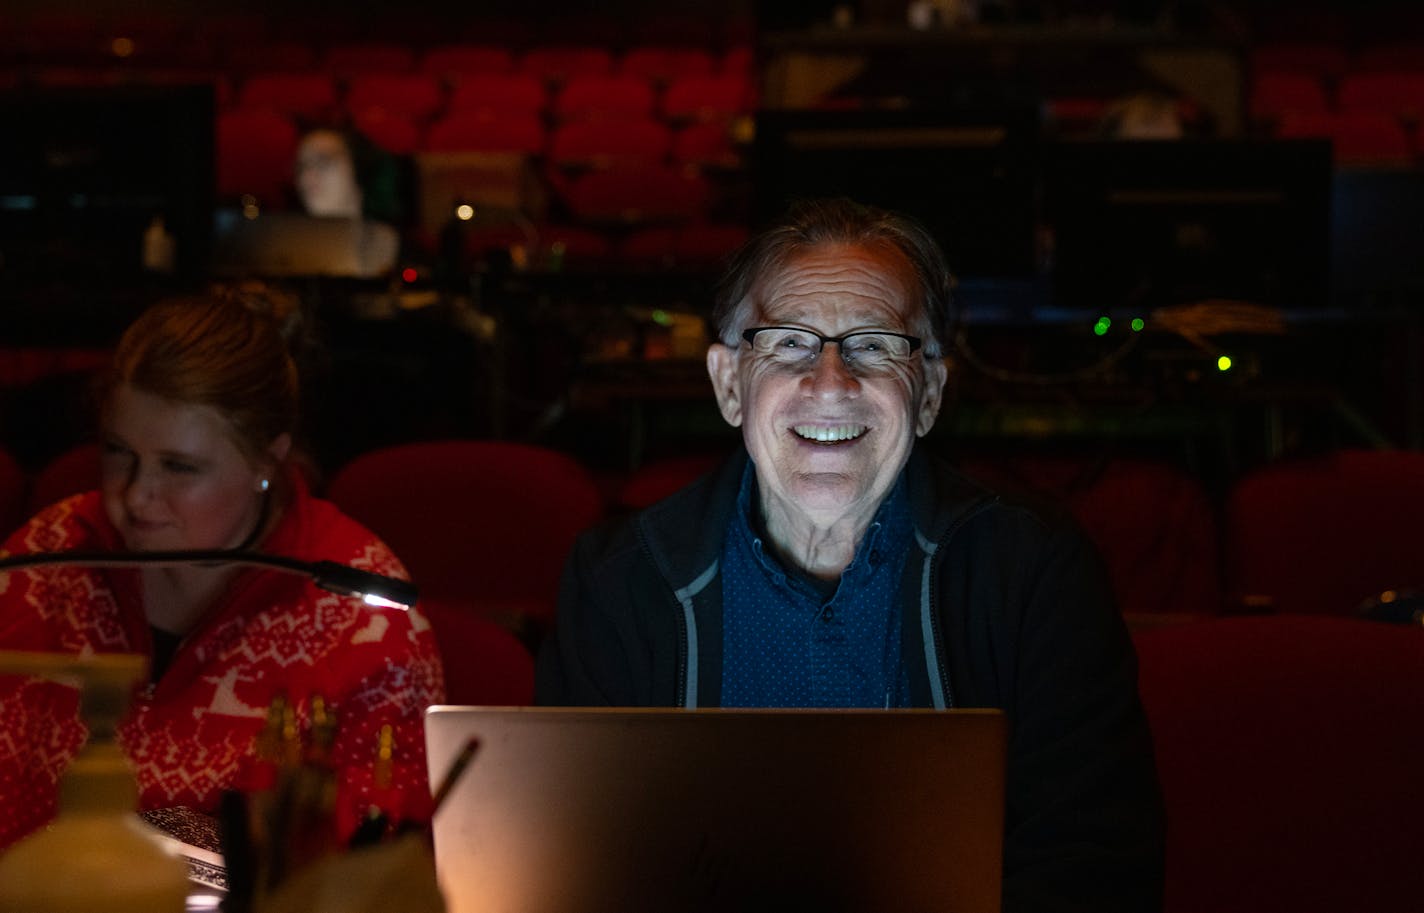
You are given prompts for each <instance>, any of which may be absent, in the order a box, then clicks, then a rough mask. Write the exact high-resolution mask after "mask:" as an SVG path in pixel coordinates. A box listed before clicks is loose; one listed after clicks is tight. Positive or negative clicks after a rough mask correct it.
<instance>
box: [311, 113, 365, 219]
mask: <svg viewBox="0 0 1424 913" xmlns="http://www.w3.org/2000/svg"><path fill="white" fill-rule="evenodd" d="M297 193H298V194H299V195H300V196H301V198H302V208H303V209H305V210H306V211H307V213H308V214H309V215H313V216H344V217H347V218H356V217H358V216H360V215H361V187H360V185H359V184H358V183H357V182H356V166H355V163H353V162H352V161H351V150H350V149H349V148H347V146H346V140H345V138H343V137H342V136H341V134H339V133H336V132H335V131H332V130H316V131H313V132H311V133H309V134H307V136H306V137H305V138H304V139H303V140H302V143H301V145H300V146H299V147H298V148H297Z"/></svg>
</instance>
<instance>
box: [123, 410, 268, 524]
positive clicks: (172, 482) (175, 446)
mask: <svg viewBox="0 0 1424 913" xmlns="http://www.w3.org/2000/svg"><path fill="white" fill-rule="evenodd" d="M102 446H103V449H102V457H101V460H100V469H101V472H100V489H101V491H102V493H103V499H104V510H105V512H106V513H107V514H108V515H109V521H110V522H112V523H113V524H114V527H115V528H116V529H118V531H119V534H120V535H121V536H122V537H123V540H124V544H125V545H126V546H127V547H128V548H129V549H132V550H135V551H162V550H170V549H213V548H234V547H236V546H238V545H240V544H242V542H243V541H244V540H246V539H247V537H248V536H249V535H250V534H251V533H252V531H253V530H254V529H255V528H256V526H257V523H258V521H259V520H260V518H261V515H262V498H263V494H262V480H263V479H264V478H269V477H270V473H271V471H272V467H271V466H267V465H262V466H254V465H253V464H252V462H251V461H249V460H248V458H247V457H246V456H245V455H244V454H243V453H242V451H240V450H239V449H238V447H237V444H236V442H235V441H234V440H233V437H232V430H231V427H230V426H229V424H228V422H227V419H225V418H224V417H223V416H222V414H221V413H219V412H218V411H217V410H216V409H214V408H212V407H211V406H200V405H194V404H191V403H181V402H175V401H173V400H168V399H163V398H162V397H158V396H154V395H153V394H151V393H146V392H144V391H142V390H138V389H135V388H133V387H131V386H128V385H127V384H125V385H121V386H120V387H119V388H118V389H116V390H115V391H114V394H113V397H112V398H111V399H110V400H109V403H108V409H107V410H106V414H105V416H104V428H103V445H102Z"/></svg>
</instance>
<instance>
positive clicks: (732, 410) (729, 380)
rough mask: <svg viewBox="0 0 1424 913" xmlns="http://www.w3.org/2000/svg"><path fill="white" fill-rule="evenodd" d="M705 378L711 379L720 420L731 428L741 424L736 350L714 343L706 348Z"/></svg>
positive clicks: (740, 397) (740, 396)
mask: <svg viewBox="0 0 1424 913" xmlns="http://www.w3.org/2000/svg"><path fill="white" fill-rule="evenodd" d="M707 376H708V377H710V378H712V392H713V393H715V394H716V395H717V408H718V409H720V410H721V411H722V418H723V419H725V420H726V422H727V424H729V425H731V426H732V427H733V428H739V427H741V424H742V395H741V385H740V383H739V378H738V376H737V350H736V349H734V348H732V347H731V346H727V345H723V344H722V343H720V342H714V343H712V345H710V346H708V347H707Z"/></svg>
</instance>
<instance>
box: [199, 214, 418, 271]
mask: <svg viewBox="0 0 1424 913" xmlns="http://www.w3.org/2000/svg"><path fill="white" fill-rule="evenodd" d="M398 243H399V240H398V238H397V237H396V236H395V233H394V230H393V229H391V228H390V227H389V226H384V225H380V224H378V223H374V222H370V221H364V220H361V219H339V218H323V217H320V216H309V215H305V214H304V213H299V212H264V213H262V214H261V215H259V216H256V217H255V218H250V219H249V218H246V217H244V216H243V215H242V213H241V212H239V211H237V210H233V209H223V210H219V211H218V212H217V213H216V214H215V216H214V234H213V272H214V274H216V275H219V276H224V277H246V276H259V277H277V278H280V277H287V276H336V277H349V278H358V279H360V278H371V277H374V276H378V275H380V274H381V273H382V272H383V270H384V269H388V268H389V266H390V264H389V263H386V262H385V261H386V260H388V259H390V256H388V255H391V256H393V255H394V247H392V245H393V244H398ZM387 248H390V249H389V250H387Z"/></svg>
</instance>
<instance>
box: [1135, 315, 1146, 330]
mask: <svg viewBox="0 0 1424 913" xmlns="http://www.w3.org/2000/svg"><path fill="white" fill-rule="evenodd" d="M1145 326H1147V321H1145V320H1143V319H1142V318H1141V317H1134V318H1132V332H1134V333H1141V332H1142V328H1143V327H1145Z"/></svg>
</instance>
